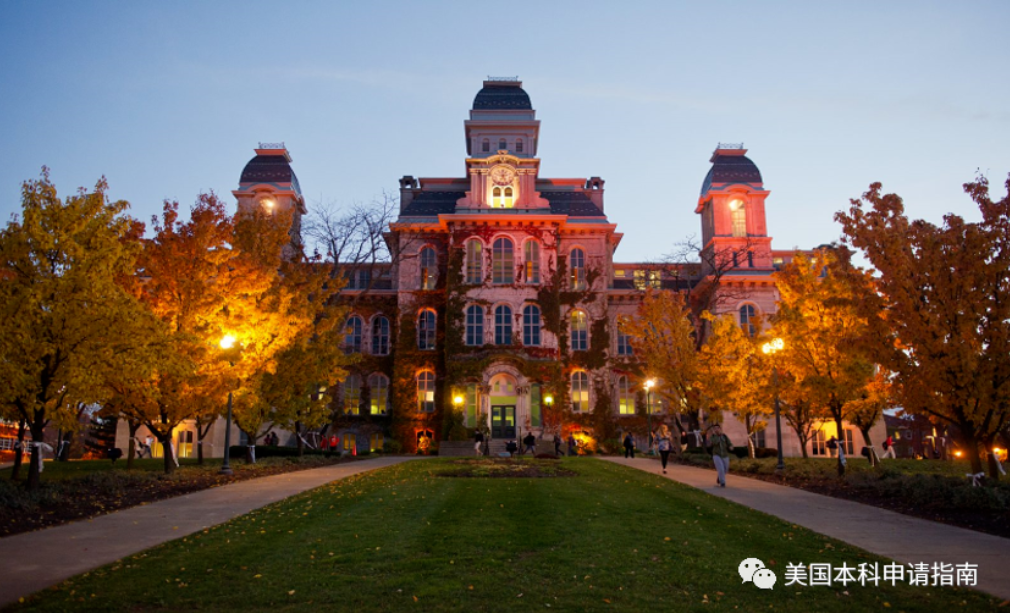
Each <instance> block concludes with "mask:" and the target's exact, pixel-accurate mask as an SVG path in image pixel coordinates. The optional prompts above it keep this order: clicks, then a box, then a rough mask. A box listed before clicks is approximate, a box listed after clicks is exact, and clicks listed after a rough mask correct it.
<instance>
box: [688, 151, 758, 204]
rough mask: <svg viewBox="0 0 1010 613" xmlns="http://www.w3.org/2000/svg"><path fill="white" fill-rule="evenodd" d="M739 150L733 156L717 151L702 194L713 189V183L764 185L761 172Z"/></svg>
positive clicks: (703, 185)
mask: <svg viewBox="0 0 1010 613" xmlns="http://www.w3.org/2000/svg"><path fill="white" fill-rule="evenodd" d="M739 151H746V149H741V150H737V151H736V152H735V153H733V154H726V153H723V152H722V151H718V150H717V151H716V153H715V155H713V156H712V168H710V169H709V170H708V174H707V175H705V181H704V182H703V183H702V184H701V194H702V195H703V196H704V195H705V193H706V192H707V191H708V190H710V189H711V188H712V184H713V183H762V181H761V171H760V170H758V167H757V165H756V164H754V162H752V161H750V158H748V157H747V156H745V155H742V154H741V153H739Z"/></svg>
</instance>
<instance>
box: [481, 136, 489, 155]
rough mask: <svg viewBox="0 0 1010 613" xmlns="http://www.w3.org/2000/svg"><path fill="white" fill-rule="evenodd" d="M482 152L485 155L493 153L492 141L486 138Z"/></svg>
mask: <svg viewBox="0 0 1010 613" xmlns="http://www.w3.org/2000/svg"><path fill="white" fill-rule="evenodd" d="M481 151H483V152H484V153H487V152H489V151H491V141H489V140H488V139H486V138H485V139H484V143H483V144H482V145H481Z"/></svg>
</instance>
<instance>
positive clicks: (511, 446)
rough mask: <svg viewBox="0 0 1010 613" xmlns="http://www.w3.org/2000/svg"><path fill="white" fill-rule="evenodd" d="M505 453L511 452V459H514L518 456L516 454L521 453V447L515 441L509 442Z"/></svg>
mask: <svg viewBox="0 0 1010 613" xmlns="http://www.w3.org/2000/svg"><path fill="white" fill-rule="evenodd" d="M505 451H507V452H509V457H512V458H514V457H515V455H516V452H517V451H519V445H516V442H515V441H509V442H508V443H507V444H506V445H505Z"/></svg>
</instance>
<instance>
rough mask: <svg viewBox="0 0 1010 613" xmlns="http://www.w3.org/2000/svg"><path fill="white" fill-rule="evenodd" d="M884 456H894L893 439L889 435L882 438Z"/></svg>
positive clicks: (892, 457)
mask: <svg viewBox="0 0 1010 613" xmlns="http://www.w3.org/2000/svg"><path fill="white" fill-rule="evenodd" d="M883 457H884V458H891V459H892V460H893V459H894V458H895V456H894V439H893V438H891V437H890V436H889V437H887V438H886V439H884V455H883Z"/></svg>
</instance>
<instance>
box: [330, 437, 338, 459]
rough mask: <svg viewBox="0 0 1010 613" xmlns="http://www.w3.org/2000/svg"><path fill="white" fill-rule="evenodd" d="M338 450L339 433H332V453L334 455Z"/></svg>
mask: <svg viewBox="0 0 1010 613" xmlns="http://www.w3.org/2000/svg"><path fill="white" fill-rule="evenodd" d="M336 451H337V435H336V434H332V435H330V455H333V454H334V453H335V452H336Z"/></svg>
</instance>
